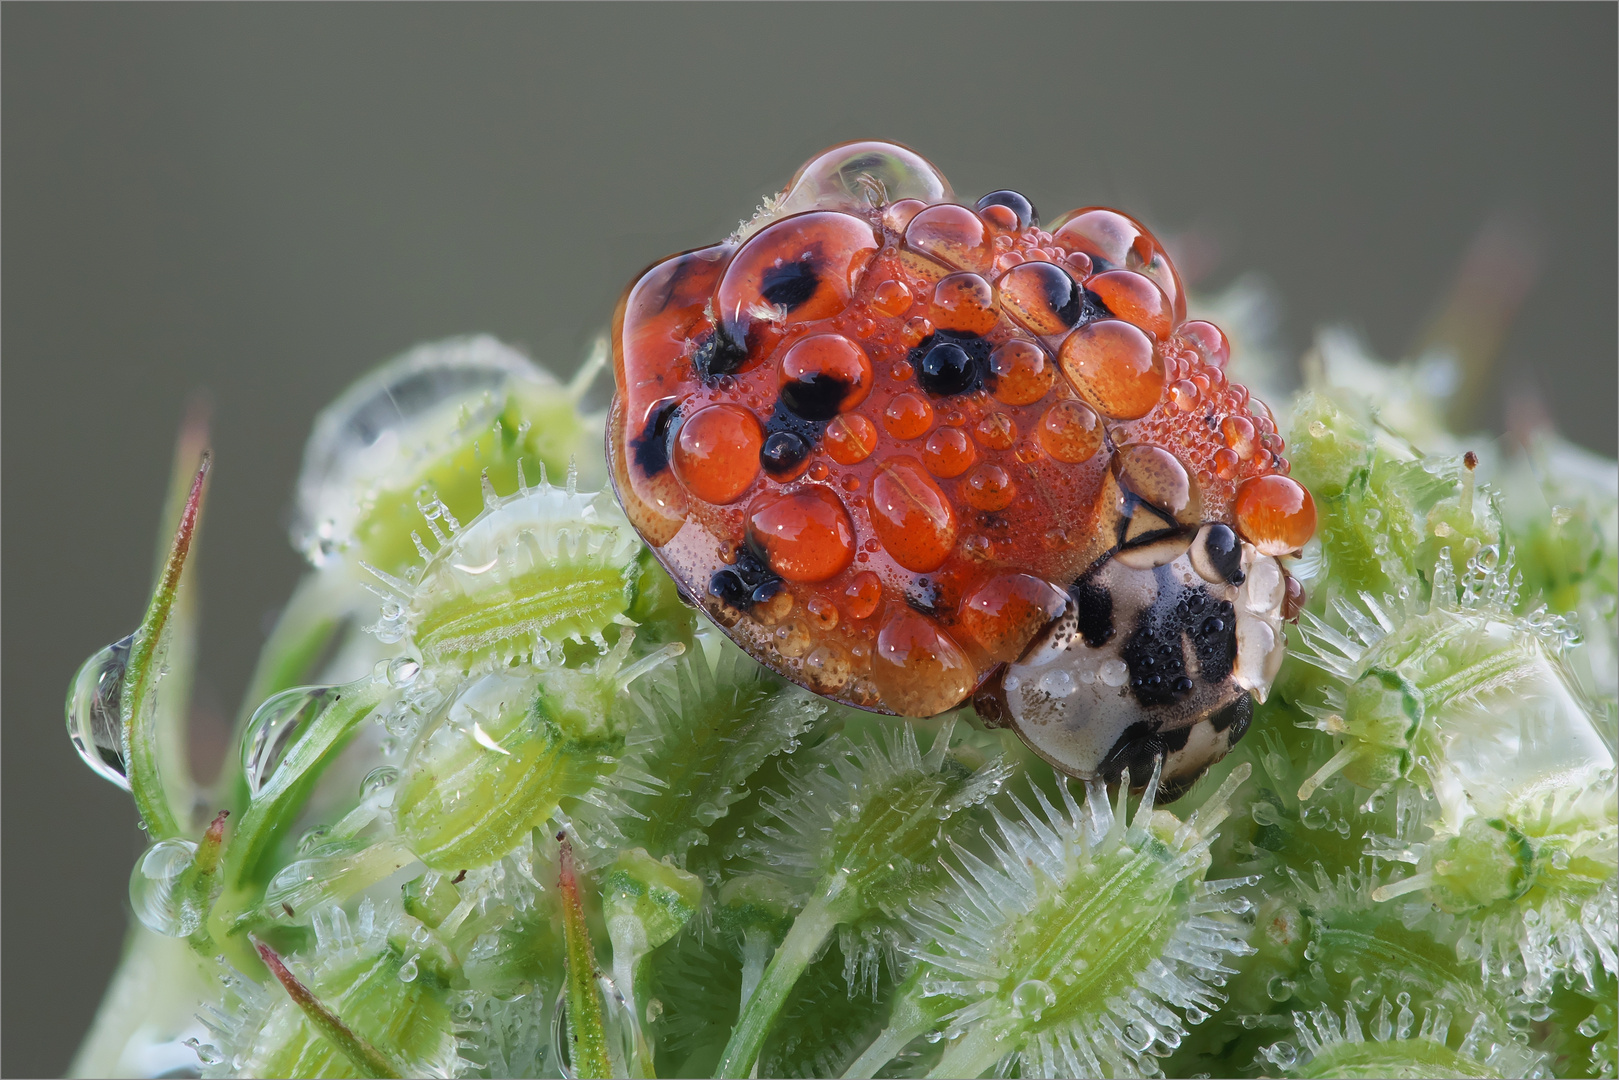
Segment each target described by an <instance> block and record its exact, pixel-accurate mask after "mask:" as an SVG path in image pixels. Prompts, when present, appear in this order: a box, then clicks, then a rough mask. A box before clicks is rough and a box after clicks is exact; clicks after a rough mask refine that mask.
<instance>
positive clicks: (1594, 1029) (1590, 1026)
mask: <svg viewBox="0 0 1619 1080" xmlns="http://www.w3.org/2000/svg"><path fill="white" fill-rule="evenodd" d="M1574 1030H1575V1031H1578V1032H1579V1033H1580V1034H1581V1035H1584V1036H1585V1037H1586V1038H1587V1039H1594V1038H1596V1037H1597V1036H1598V1035H1600V1034H1602V1021H1600V1020H1598V1019H1597V1018H1596V1017H1594V1016H1587V1017H1586V1018H1585V1019H1584V1020H1581V1021H1580V1023H1579V1026H1578V1027H1576V1028H1575V1029H1574Z"/></svg>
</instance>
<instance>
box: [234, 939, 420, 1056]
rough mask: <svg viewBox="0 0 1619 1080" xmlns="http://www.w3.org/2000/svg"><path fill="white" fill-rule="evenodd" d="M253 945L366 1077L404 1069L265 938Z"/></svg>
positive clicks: (317, 1027) (295, 999)
mask: <svg viewBox="0 0 1619 1080" xmlns="http://www.w3.org/2000/svg"><path fill="white" fill-rule="evenodd" d="M253 946H254V948H256V949H258V952H259V958H260V959H262V960H263V961H264V966H265V967H267V968H269V969H270V972H271V973H272V974H273V975H274V976H275V977H276V979H277V981H279V982H280V983H281V985H282V987H283V988H285V990H286V991H287V996H288V997H290V998H292V1000H293V1003H294V1004H296V1005H297V1006H298V1008H300V1009H302V1010H303V1014H304V1016H306V1017H307V1018H308V1019H309V1022H310V1024H312V1025H313V1026H314V1028H315V1030H316V1031H318V1032H320V1033H321V1035H322V1036H324V1037H325V1039H326V1041H327V1042H330V1043H331V1044H332V1045H333V1046H335V1047H337V1048H338V1049H339V1050H341V1051H342V1052H343V1056H344V1057H346V1058H348V1059H349V1062H350V1063H351V1064H352V1065H353V1066H354V1067H355V1068H356V1069H358V1070H360V1073H361V1074H362V1075H364V1076H370V1077H377V1078H380V1080H397V1078H398V1077H401V1076H403V1075H404V1072H403V1071H402V1070H401V1069H400V1068H399V1067H398V1066H397V1065H395V1064H394V1063H393V1062H391V1061H389V1060H388V1059H387V1057H386V1056H384V1055H383V1053H382V1051H380V1050H378V1049H377V1048H376V1047H375V1046H372V1045H371V1044H370V1042H368V1041H367V1040H366V1039H365V1038H364V1037H363V1036H361V1035H360V1034H359V1033H358V1032H356V1031H354V1030H353V1029H351V1028H350V1027H349V1026H348V1025H347V1024H345V1023H343V1019H342V1017H340V1016H338V1015H337V1014H336V1013H334V1012H333V1011H332V1010H331V1009H328V1008H327V1007H326V1006H325V1005H323V1004H322V1003H321V1001H320V999H319V998H317V997H316V996H315V995H314V993H313V992H312V991H311V990H310V989H309V987H307V986H305V985H304V984H303V983H302V982H301V981H299V979H298V977H297V976H296V975H294V974H293V973H292V972H291V971H289V970H288V969H287V965H286V964H283V963H282V962H281V957H279V956H277V955H276V952H275V950H274V949H272V948H270V946H268V945H266V944H264V943H263V942H262V941H254V942H253Z"/></svg>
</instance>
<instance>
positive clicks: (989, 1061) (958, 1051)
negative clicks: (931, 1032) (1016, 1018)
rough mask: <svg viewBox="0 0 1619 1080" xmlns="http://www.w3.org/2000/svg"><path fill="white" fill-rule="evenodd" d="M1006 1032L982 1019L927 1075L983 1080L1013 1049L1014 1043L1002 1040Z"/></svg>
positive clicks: (1002, 1027) (931, 1076) (1004, 1026)
mask: <svg viewBox="0 0 1619 1080" xmlns="http://www.w3.org/2000/svg"><path fill="white" fill-rule="evenodd" d="M1008 1030H1009V1028H1008V1025H1006V1024H1005V1023H1004V1022H996V1021H995V1020H994V1019H985V1020H984V1021H982V1022H980V1023H977V1024H974V1025H973V1026H972V1027H971V1028H969V1029H968V1031H967V1034H965V1035H963V1036H962V1037H961V1038H960V1039H958V1040H957V1041H956V1042H955V1043H954V1044H952V1045H951V1047H950V1049H948V1050H946V1051H945V1052H944V1057H942V1058H940V1059H939V1063H938V1064H937V1065H935V1066H934V1067H933V1071H932V1072H930V1073H928V1076H929V1078H930V1080H931V1078H933V1077H952V1076H968V1077H971V1076H983V1075H984V1073H986V1072H988V1071H989V1069H990V1067H991V1066H993V1065H994V1064H995V1063H996V1062H997V1061H999V1060H1000V1059H1001V1058H1003V1057H1005V1056H1006V1054H1007V1051H1008V1050H1009V1049H1010V1048H1011V1047H1013V1046H1016V1045H1017V1044H1016V1042H1015V1041H1014V1040H1009V1039H1007V1038H1006V1037H1005V1036H1006V1034H1007V1031H1008Z"/></svg>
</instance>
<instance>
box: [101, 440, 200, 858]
mask: <svg viewBox="0 0 1619 1080" xmlns="http://www.w3.org/2000/svg"><path fill="white" fill-rule="evenodd" d="M212 465H213V456H212V455H211V454H210V453H208V452H207V451H203V454H202V460H201V461H200V462H199V463H198V465H197V472H196V475H195V476H194V477H193V478H192V480H191V492H190V494H189V495H188V496H187V497H186V502H185V509H184V510H183V511H182V512H181V514H180V523H179V525H177V526H176V527H175V530H174V542H173V544H171V545H170V547H169V556H168V559H167V560H166V561H165V562H164V564H163V573H162V575H161V576H159V578H158V582H157V587H156V588H155V589H154V590H153V591H152V601H151V603H150V604H149V605H147V608H146V617H145V618H144V619H142V620H141V625H140V629H139V630H137V631H135V640H134V641H133V642H131V644H130V647H129V661H128V665H127V666H126V668H125V670H124V680H125V681H124V687H123V693H122V695H121V697H120V703H119V713H120V716H119V720H120V722H121V726H122V734H123V743H124V746H123V750H124V761H125V762H126V773H125V775H127V776H128V778H129V792H130V794H131V795H133V796H134V798H135V809H136V810H138V811H140V815H141V820H142V821H144V822H145V823H146V831H147V834H148V835H149V836H151V838H152V839H153V840H166V839H168V838H170V837H174V836H180V835H183V833H184V832H185V830H184V828H183V827H182V826H181V824H180V818H179V815H177V814H176V813H175V810H174V807H173V806H172V805H171V801H170V799H169V792H168V789H167V788H165V787H164V785H163V777H162V775H161V769H160V768H159V767H158V760H159V754H160V748H159V746H158V739H157V730H156V725H155V724H154V723H153V716H152V709H151V708H149V707H148V701H149V699H151V698H152V696H153V692H154V691H155V690H156V687H157V683H158V679H159V678H160V677H161V675H162V654H163V648H162V646H163V644H164V631H165V630H167V629H168V627H169V616H170V614H171V613H172V612H173V610H174V602H175V597H176V595H177V594H178V591H179V587H180V575H181V573H182V572H183V571H184V570H185V564H186V556H187V555H189V554H190V552H191V538H192V536H193V535H194V534H195V532H196V528H197V517H198V514H199V513H200V512H201V510H202V493H203V486H204V484H205V483H206V482H207V479H208V470H209V469H210V468H211V467H212Z"/></svg>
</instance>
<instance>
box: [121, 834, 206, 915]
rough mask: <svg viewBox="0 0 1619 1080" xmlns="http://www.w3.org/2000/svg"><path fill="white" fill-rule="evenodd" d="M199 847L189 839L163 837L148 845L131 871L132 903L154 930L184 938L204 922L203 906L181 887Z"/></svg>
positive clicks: (130, 903) (130, 898)
mask: <svg viewBox="0 0 1619 1080" xmlns="http://www.w3.org/2000/svg"><path fill="white" fill-rule="evenodd" d="M196 851H197V845H196V844H193V843H192V842H191V841H189V840H182V839H179V838H177V837H176V838H174V839H170V840H160V841H158V842H157V843H155V844H153V845H152V846H151V847H149V848H147V849H146V853H145V854H143V855H142V856H141V857H140V861H139V862H137V863H136V864H135V870H134V872H133V873H131V874H130V875H129V905H130V907H132V908H134V909H135V917H136V918H137V919H139V920H140V921H141V925H142V926H144V927H146V928H147V929H148V930H150V931H152V933H154V934H162V935H163V936H164V937H173V938H183V937H186V936H188V935H190V934H192V933H194V932H195V931H196V929H197V928H198V927H199V926H201V925H202V908H201V906H200V905H198V904H197V903H194V902H191V898H190V897H188V896H186V895H184V893H183V891H182V890H181V888H180V882H181V876H182V875H183V874H184V873H185V871H186V868H187V867H189V866H190V865H191V859H192V856H193V855H195V854H196Z"/></svg>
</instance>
